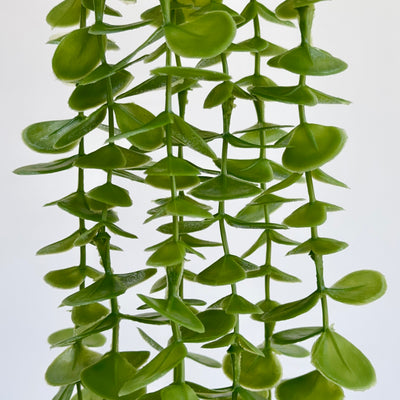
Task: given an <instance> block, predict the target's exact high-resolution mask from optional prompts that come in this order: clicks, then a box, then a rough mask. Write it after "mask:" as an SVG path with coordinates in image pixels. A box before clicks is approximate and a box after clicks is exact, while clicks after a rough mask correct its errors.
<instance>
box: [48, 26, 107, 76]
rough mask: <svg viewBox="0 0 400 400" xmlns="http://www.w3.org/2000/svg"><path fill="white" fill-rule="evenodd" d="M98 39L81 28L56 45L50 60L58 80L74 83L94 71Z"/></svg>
mask: <svg viewBox="0 0 400 400" xmlns="http://www.w3.org/2000/svg"><path fill="white" fill-rule="evenodd" d="M100 57H101V50H100V43H99V39H98V37H97V36H95V35H91V34H90V33H89V28H82V29H77V30H75V31H72V32H71V33H68V34H67V35H66V36H65V37H64V38H63V39H62V40H61V42H60V44H59V45H58V47H57V49H56V51H55V53H54V56H53V60H52V65H53V71H54V73H55V74H56V76H57V78H58V79H61V80H63V81H68V82H75V81H78V80H79V79H81V78H83V77H84V76H85V75H87V74H88V73H89V72H91V71H92V70H94V69H95V67H96V65H97V64H98V63H99V62H100Z"/></svg>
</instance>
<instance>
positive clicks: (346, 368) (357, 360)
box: [311, 329, 376, 390]
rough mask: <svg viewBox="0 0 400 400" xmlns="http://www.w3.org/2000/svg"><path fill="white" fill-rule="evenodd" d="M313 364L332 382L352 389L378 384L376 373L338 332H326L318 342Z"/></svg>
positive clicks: (313, 350)
mask: <svg viewBox="0 0 400 400" xmlns="http://www.w3.org/2000/svg"><path fill="white" fill-rule="evenodd" d="M311 362H312V363H313V365H314V366H315V367H316V368H317V369H318V371H320V372H321V373H322V374H323V375H324V376H326V377H327V378H328V379H330V380H331V381H333V382H335V383H337V384H338V385H340V386H343V387H345V388H347V389H352V390H365V389H368V388H369V387H371V386H372V385H373V384H374V383H375V379H376V377H375V371H374V368H373V367H372V365H371V363H370V362H369V361H368V359H367V358H366V357H365V355H364V354H363V353H361V351H360V350H358V349H357V348H356V347H355V346H354V345H353V344H351V343H350V342H349V341H348V340H347V339H345V338H344V337H343V336H341V335H339V334H338V333H336V332H334V331H332V330H331V329H328V330H326V331H325V332H324V333H323V334H322V335H321V336H320V338H319V339H318V340H317V341H316V342H315V344H314V346H313V348H312V353H311Z"/></svg>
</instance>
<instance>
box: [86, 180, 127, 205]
mask: <svg viewBox="0 0 400 400" xmlns="http://www.w3.org/2000/svg"><path fill="white" fill-rule="evenodd" d="M86 195H87V197H89V198H91V199H93V200H96V201H100V202H102V203H105V204H109V205H110V206H119V207H130V206H131V205H132V200H131V198H130V197H129V192H128V191H127V190H126V189H123V188H122V187H120V186H117V185H114V184H113V183H111V182H106V183H105V184H104V185H101V186H96V187H95V188H93V189H91V190H89V192H87V194H86Z"/></svg>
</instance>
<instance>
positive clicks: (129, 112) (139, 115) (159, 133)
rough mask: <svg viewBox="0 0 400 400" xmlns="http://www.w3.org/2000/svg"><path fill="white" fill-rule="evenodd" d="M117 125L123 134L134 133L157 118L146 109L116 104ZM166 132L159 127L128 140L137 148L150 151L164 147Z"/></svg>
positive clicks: (134, 105)
mask: <svg viewBox="0 0 400 400" xmlns="http://www.w3.org/2000/svg"><path fill="white" fill-rule="evenodd" d="M114 112H115V117H116V120H117V124H118V126H119V128H120V129H121V131H122V132H123V133H125V132H131V131H134V130H135V129H137V128H141V127H142V126H143V125H145V124H147V123H149V122H150V121H152V120H154V119H155V116H154V115H153V114H152V113H151V112H150V111H147V110H146V109H145V108H143V107H141V106H139V105H137V104H135V103H126V104H121V103H118V104H114ZM163 139H164V131H163V129H162V128H160V127H157V128H154V129H151V130H146V132H143V133H140V134H137V135H133V136H131V137H128V140H129V141H130V142H131V143H132V144H133V145H134V146H135V147H137V148H139V149H141V150H144V151H150V150H155V149H157V148H159V147H160V146H162V144H163Z"/></svg>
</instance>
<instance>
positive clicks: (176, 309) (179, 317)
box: [138, 294, 204, 332]
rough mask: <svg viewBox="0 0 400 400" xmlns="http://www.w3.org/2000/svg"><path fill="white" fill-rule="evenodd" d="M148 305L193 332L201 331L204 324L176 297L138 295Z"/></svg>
mask: <svg viewBox="0 0 400 400" xmlns="http://www.w3.org/2000/svg"><path fill="white" fill-rule="evenodd" d="M138 296H139V297H140V299H141V300H143V301H144V302H145V303H146V304H147V305H148V306H150V307H151V308H153V309H154V310H156V311H158V312H159V313H160V314H161V315H163V316H164V317H166V318H168V319H170V320H172V321H174V322H176V323H178V324H179V325H182V326H184V327H186V328H188V329H190V330H192V331H195V332H203V331H204V326H203V324H202V323H201V321H200V320H199V318H198V317H197V316H196V315H195V314H194V313H193V312H192V311H191V310H190V308H189V307H188V306H187V305H186V304H184V303H183V301H182V300H180V299H179V298H177V297H171V298H169V299H167V300H164V299H155V298H152V297H148V296H144V295H141V294H139V295H138Z"/></svg>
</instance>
